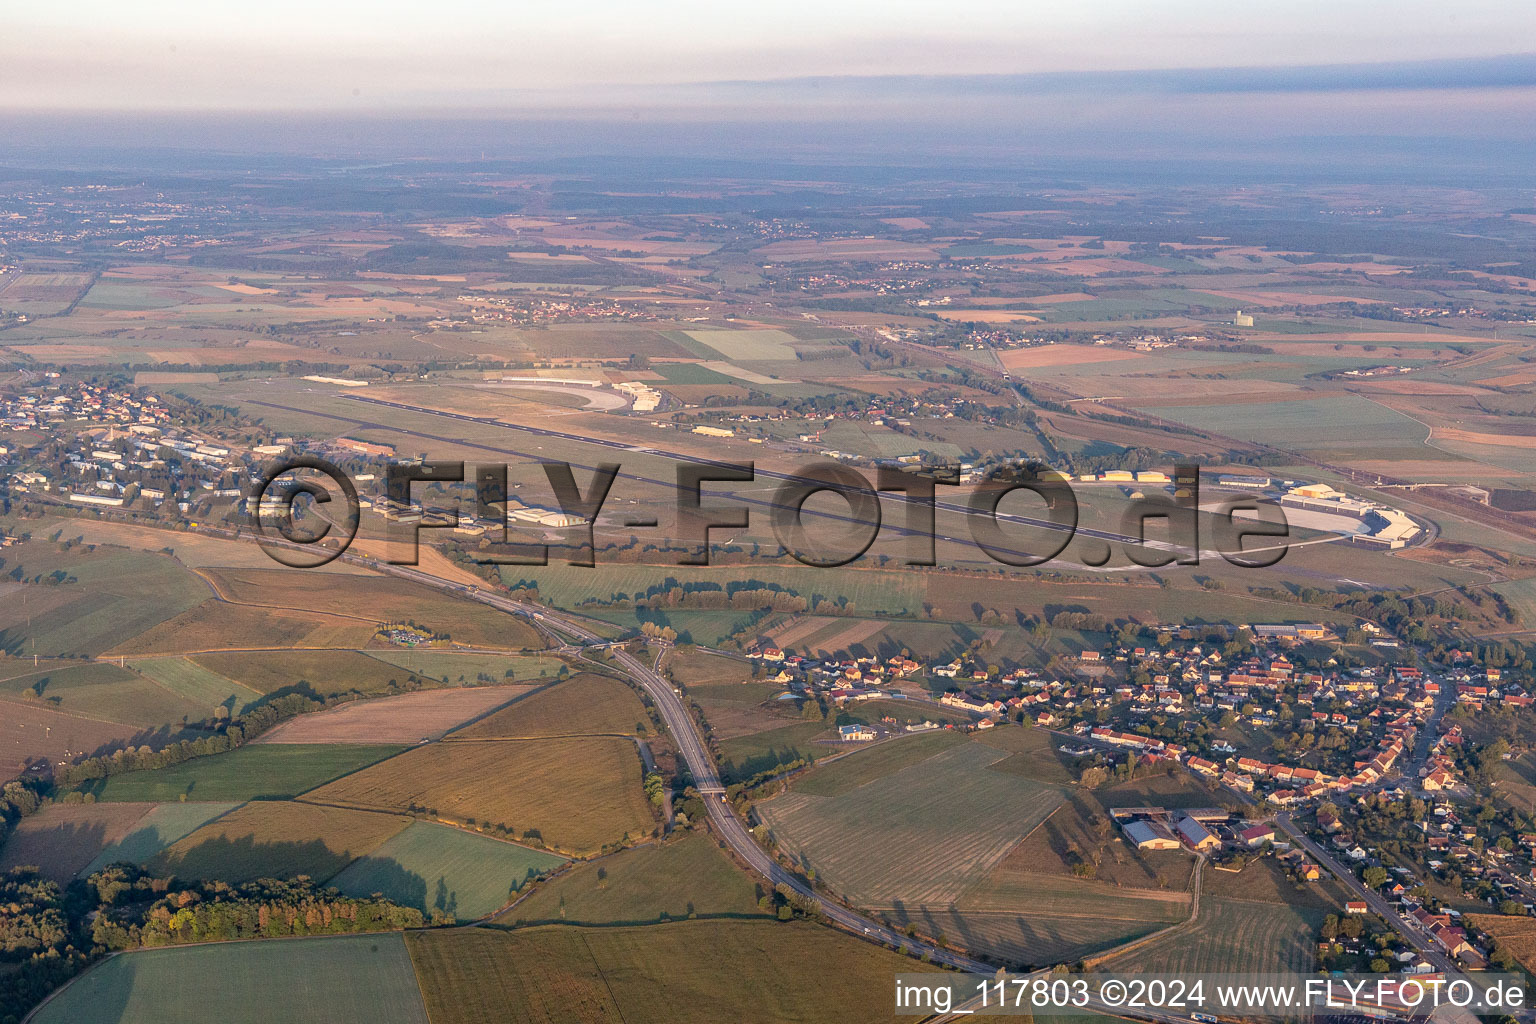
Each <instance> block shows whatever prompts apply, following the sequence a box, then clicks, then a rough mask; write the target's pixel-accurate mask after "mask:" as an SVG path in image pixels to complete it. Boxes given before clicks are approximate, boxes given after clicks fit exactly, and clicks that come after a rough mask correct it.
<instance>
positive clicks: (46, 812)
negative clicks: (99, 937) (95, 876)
mask: <svg viewBox="0 0 1536 1024" xmlns="http://www.w3.org/2000/svg"><path fill="white" fill-rule="evenodd" d="M150 806H151V805H149V804H50V805H49V806H46V807H43V808H42V809H40V810H39V811H37V813H35V814H30V815H28V816H27V817H25V818H22V819H21V821H19V822H18V823H17V825H16V829H15V831H13V832H12V833H11V836H10V838H9V839H7V840H6V841H5V844H4V846H0V872H3V871H9V870H10V869H11V868H14V867H21V866H23V865H31V866H33V867H35V868H37V869H38V870H39V872H40V873H41V874H42V876H43V877H44V878H48V879H51V880H53V881H55V882H58V883H59V884H60V885H65V884H68V882H69V881H70V879H72V878H74V877H75V875H76V874H78V873H79V872H80V871H81V869H83V868H84V867H85V866H86V865H87V864H90V863H91V861H92V859H93V858H95V857H96V855H97V854H98V853H100V852H101V851H102V850H104V849H106V848H107V847H109V846H112V845H115V844H117V843H119V842H121V841H122V840H123V839H124V838H126V837H127V836H128V835H129V834H130V833H131V832H133V830H134V826H135V824H136V823H137V822H138V821H139V820H140V819H141V818H143V817H144V815H145V814H146V813H147V812H148V811H149V810H150Z"/></svg>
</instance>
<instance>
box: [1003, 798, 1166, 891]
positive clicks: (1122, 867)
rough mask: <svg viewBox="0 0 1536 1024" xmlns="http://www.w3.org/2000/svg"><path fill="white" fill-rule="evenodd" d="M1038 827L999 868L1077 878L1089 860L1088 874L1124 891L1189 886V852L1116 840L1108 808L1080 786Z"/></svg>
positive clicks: (1116, 832)
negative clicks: (1146, 846) (1090, 871)
mask: <svg viewBox="0 0 1536 1024" xmlns="http://www.w3.org/2000/svg"><path fill="white" fill-rule="evenodd" d="M1064 792H1065V796H1066V799H1065V800H1064V801H1063V802H1062V804H1061V806H1060V807H1058V808H1056V810H1055V811H1053V812H1052V813H1051V816H1050V817H1049V818H1047V819H1045V821H1044V822H1043V823H1041V825H1040V827H1039V828H1037V829H1035V830H1034V831H1033V832H1031V833H1030V834H1029V836H1028V837H1027V838H1026V839H1025V840H1024V841H1023V842H1022V843H1020V844H1019V845H1018V846H1016V847H1014V848H1013V849H1012V850H1010V851H1009V853H1008V856H1007V857H1005V858H1004V859H1003V862H1002V864H1001V865H999V870H1001V871H1010V872H1020V873H1035V874H1042V875H1055V876H1059V877H1067V878H1074V879H1076V878H1078V877H1080V876H1079V875H1078V874H1077V872H1078V871H1081V870H1083V865H1085V864H1088V865H1091V866H1092V868H1093V874H1092V877H1093V878H1095V879H1098V880H1100V881H1103V882H1107V883H1109V884H1111V885H1116V886H1122V887H1125V888H1128V889H1174V890H1176V889H1182V888H1184V887H1186V886H1187V885H1188V884H1189V872H1190V867H1191V863H1192V862H1191V858H1190V856H1189V855H1188V854H1187V853H1185V852H1184V851H1182V850H1138V849H1136V848H1135V847H1134V846H1131V845H1130V844H1128V843H1125V842H1123V841H1122V840H1121V838H1120V835H1119V829H1118V828H1116V827H1115V826H1114V824H1113V822H1111V821H1110V818H1109V815H1108V814H1107V813H1106V811H1107V807H1106V806H1105V805H1104V804H1103V803H1101V802H1100V801H1099V800H1097V799H1095V794H1094V793H1092V792H1090V791H1088V790H1085V789H1082V788H1080V787H1071V788H1068V789H1066V790H1065V791H1064Z"/></svg>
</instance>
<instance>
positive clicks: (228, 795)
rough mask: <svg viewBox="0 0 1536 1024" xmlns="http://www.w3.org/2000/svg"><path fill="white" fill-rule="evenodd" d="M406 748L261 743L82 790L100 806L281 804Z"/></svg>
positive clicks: (104, 781) (117, 777) (97, 782)
mask: <svg viewBox="0 0 1536 1024" xmlns="http://www.w3.org/2000/svg"><path fill="white" fill-rule="evenodd" d="M400 750H401V748H400V747H393V746H391V747H384V746H357V745H335V746H331V745H325V744H309V743H293V744H279V743H255V744H248V745H246V746H243V747H239V748H237V749H235V750H231V751H230V752H229V753H227V754H214V755H213V756H211V757H199V758H194V759H193V760H191V761H183V762H182V763H181V764H178V765H172V766H171V767H169V768H158V769H155V770H154V771H147V772H128V773H126V774H124V775H114V776H112V777H111V778H108V779H98V780H95V781H92V782H90V783H87V784H86V785H84V786H82V787H81V788H82V789H84V790H85V791H86V792H89V793H95V794H96V799H98V800H148V801H153V802H162V801H167V800H180V799H181V798H182V797H183V796H185V798H186V799H188V800H203V801H206V800H227V801H241V800H255V799H264V800H281V799H286V798H288V797H294V796H298V795H299V794H300V793H304V792H306V791H308V790H311V789H314V788H315V787H316V786H321V785H324V784H325V783H327V782H330V781H331V780H333V779H338V778H340V777H341V776H343V775H346V774H347V773H349V772H354V771H357V770H358V769H359V768H362V767H364V766H366V765H370V764H373V763H374V762H376V761H382V760H383V759H384V758H386V757H390V756H391V755H393V754H396V753H398V752H399V751H400Z"/></svg>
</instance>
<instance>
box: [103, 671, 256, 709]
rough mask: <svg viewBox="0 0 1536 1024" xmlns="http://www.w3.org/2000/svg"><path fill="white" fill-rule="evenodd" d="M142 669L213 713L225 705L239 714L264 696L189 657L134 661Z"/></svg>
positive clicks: (147, 674)
mask: <svg viewBox="0 0 1536 1024" xmlns="http://www.w3.org/2000/svg"><path fill="white" fill-rule="evenodd" d="M130 664H131V665H132V666H133V670H134V671H135V672H139V673H141V674H143V675H145V676H148V677H149V678H150V679H152V680H154V681H155V682H156V683H159V684H160V685H161V686H163V687H165V688H166V689H168V690H170V691H172V692H174V693H175V694H177V695H178V696H180V697H181V698H182V699H184V700H186V701H187V702H189V703H191V704H192V705H194V706H196V707H200V708H206V709H207V712H206V714H208V715H212V714H213V709H214V708H216V707H222V708H224V709H226V710H227V711H228V712H229V713H230V714H231V715H238V714H240V713H241V712H242V711H244V710H245V709H246V708H248V707H250V706H251V705H252V704H255V703H256V702H258V701H260V700H261V694H260V693H258V692H257V691H255V690H253V689H251V688H250V687H248V686H242V685H241V684H240V683H237V682H235V681H234V680H233V679H229V678H227V677H225V676H221V675H219V674H218V673H216V672H212V671H210V670H209V669H207V668H205V667H204V666H202V665H199V664H197V663H196V662H193V661H190V660H188V659H186V658H148V659H145V660H143V661H135V662H130Z"/></svg>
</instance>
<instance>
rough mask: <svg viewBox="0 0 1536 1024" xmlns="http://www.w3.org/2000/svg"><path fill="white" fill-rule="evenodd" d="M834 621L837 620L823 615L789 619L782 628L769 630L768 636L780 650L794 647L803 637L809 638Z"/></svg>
mask: <svg viewBox="0 0 1536 1024" xmlns="http://www.w3.org/2000/svg"><path fill="white" fill-rule="evenodd" d="M835 621H837V620H835V619H832V618H830V617H828V616H825V615H805V616H802V617H800V618H797V619H791V620H789V621H787V622H785V623H784V624H783V625H782V626H777V627H775V628H773V629H771V630H769V631H768V636H769V637H771V638H772V639H773V642H774V643H775V644H777V645H778V646H779V647H780V648H784V647H794V646H795V645H796V644H798V643H799V642H800V641H801V640H803V639H804V638H805V637H808V636H810V635H811V634H812V633H814V632H816V631H817V630H818V629H821V628H822V627H823V626H828V625H831V624H832V623H833V622H835Z"/></svg>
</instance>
